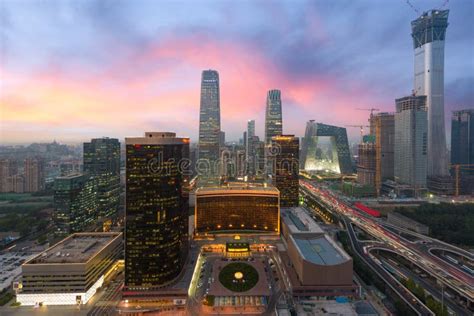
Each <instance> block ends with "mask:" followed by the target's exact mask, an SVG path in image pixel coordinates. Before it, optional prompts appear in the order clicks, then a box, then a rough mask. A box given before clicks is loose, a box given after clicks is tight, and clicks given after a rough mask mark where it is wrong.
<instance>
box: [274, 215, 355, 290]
mask: <svg viewBox="0 0 474 316" xmlns="http://www.w3.org/2000/svg"><path fill="white" fill-rule="evenodd" d="M281 222H282V235H283V240H284V242H285V246H286V251H281V252H280V255H281V257H282V260H283V265H284V268H285V271H286V274H287V276H288V279H289V281H290V284H291V292H292V293H293V295H295V296H315V297H320V298H334V297H336V296H355V295H356V293H357V286H356V285H355V284H354V283H353V282H352V275H353V267H352V265H353V262H352V258H351V257H350V256H349V255H348V254H347V253H346V252H345V251H344V250H343V249H342V248H341V247H340V246H339V245H338V244H337V243H336V242H335V241H334V240H333V239H332V238H330V237H329V236H328V235H327V234H325V232H324V231H323V230H322V229H321V227H320V226H319V225H318V224H317V223H316V222H315V221H314V220H313V219H312V218H311V216H310V215H309V214H307V213H306V211H305V210H304V209H302V208H299V207H295V208H283V209H282V213H281Z"/></svg>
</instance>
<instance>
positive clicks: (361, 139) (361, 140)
mask: <svg viewBox="0 0 474 316" xmlns="http://www.w3.org/2000/svg"><path fill="white" fill-rule="evenodd" d="M346 127H358V128H360V142H361V143H362V142H363V140H364V127H370V126H368V125H346Z"/></svg>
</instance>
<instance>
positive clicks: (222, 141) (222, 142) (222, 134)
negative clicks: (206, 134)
mask: <svg viewBox="0 0 474 316" xmlns="http://www.w3.org/2000/svg"><path fill="white" fill-rule="evenodd" d="M224 146H225V132H223V131H220V132H219V147H221V148H222V147H224Z"/></svg>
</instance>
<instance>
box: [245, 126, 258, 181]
mask: <svg viewBox="0 0 474 316" xmlns="http://www.w3.org/2000/svg"><path fill="white" fill-rule="evenodd" d="M246 136H247V139H246V142H245V145H246V148H245V153H246V156H245V159H246V161H247V174H248V175H251V176H253V175H255V165H256V157H255V154H256V153H255V139H254V137H255V120H249V121H248V122H247V134H246Z"/></svg>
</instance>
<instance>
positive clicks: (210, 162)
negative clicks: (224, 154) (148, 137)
mask: <svg viewBox="0 0 474 316" xmlns="http://www.w3.org/2000/svg"><path fill="white" fill-rule="evenodd" d="M220 131H221V111H220V93H219V73H218V72H217V71H215V70H204V71H203V72H202V77H201V107H200V112H199V157H198V158H199V162H198V172H199V180H198V181H199V186H209V185H210V186H212V185H216V184H218V183H219V177H218V169H219V168H218V166H217V162H218V159H219V135H220Z"/></svg>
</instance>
